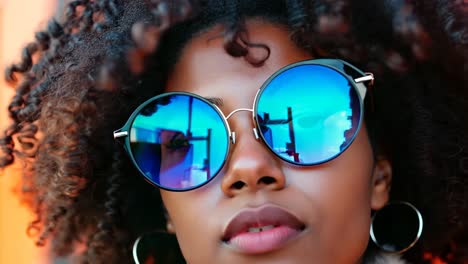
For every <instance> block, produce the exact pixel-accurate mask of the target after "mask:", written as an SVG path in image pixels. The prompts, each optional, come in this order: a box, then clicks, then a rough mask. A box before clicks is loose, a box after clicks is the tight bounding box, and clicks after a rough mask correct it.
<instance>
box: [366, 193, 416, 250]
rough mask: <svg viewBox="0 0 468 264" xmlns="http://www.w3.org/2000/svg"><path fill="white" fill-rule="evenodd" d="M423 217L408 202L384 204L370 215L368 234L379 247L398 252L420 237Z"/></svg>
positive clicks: (413, 243)
mask: <svg viewBox="0 0 468 264" xmlns="http://www.w3.org/2000/svg"><path fill="white" fill-rule="evenodd" d="M422 230H423V218H422V215H421V213H420V212H419V210H418V209H417V208H416V207H415V206H413V205H412V204H410V203H408V202H403V201H397V202H391V203H388V204H387V205H385V206H384V207H383V208H382V209H380V210H379V211H377V212H375V214H374V215H373V216H372V222H371V226H370V236H371V238H372V241H373V242H374V243H375V245H377V246H378V247H379V248H380V249H382V250H383V251H385V252H388V253H394V254H400V253H403V252H405V251H407V250H409V249H410V248H412V247H413V246H414V245H415V244H416V242H417V241H418V240H419V238H420V237H421V234H422Z"/></svg>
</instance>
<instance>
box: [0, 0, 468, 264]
mask: <svg viewBox="0 0 468 264" xmlns="http://www.w3.org/2000/svg"><path fill="white" fill-rule="evenodd" d="M253 17H259V18H262V19H265V20H267V21H270V22H272V23H277V24H281V25H284V26H285V27H287V28H288V29H289V31H290V36H291V39H292V40H293V41H294V42H295V43H296V44H297V45H298V46H299V47H301V48H303V49H304V50H306V51H308V52H309V53H310V54H312V55H313V56H314V57H333V58H341V59H344V60H347V61H350V62H352V63H353V64H355V65H356V66H358V67H360V68H362V69H366V70H368V71H371V72H373V73H374V75H375V76H376V83H375V87H376V88H375V89H374V90H373V102H372V103H373V108H374V111H373V113H372V116H370V117H367V118H368V119H369V122H371V123H372V126H371V129H372V132H373V133H372V134H373V135H375V138H376V142H378V144H376V145H375V146H374V147H375V148H377V149H379V151H382V152H383V153H385V154H386V155H387V156H388V157H389V158H390V159H391V162H392V167H393V172H394V173H393V174H394V179H393V182H392V190H391V199H393V200H404V201H409V202H411V203H412V204H414V205H415V206H416V207H418V208H419V209H420V211H421V212H422V214H423V215H424V219H425V227H424V233H423V237H422V239H421V241H420V242H418V243H417V244H416V246H415V247H414V248H413V249H411V250H410V251H408V252H407V253H405V258H407V259H408V260H410V261H412V262H414V263H424V262H425V260H424V259H425V257H424V256H425V253H431V254H432V255H435V256H439V257H440V258H441V259H443V260H445V261H447V262H449V263H466V262H467V261H468V227H467V225H466V223H468V85H467V84H468V77H467V76H468V48H467V46H468V7H467V4H466V1H457V0H425V1H415V0H414V1H410V0H396V1H394V0H393V1H391V0H384V1H358V0H354V1H353V0H348V1H347V0H308V1H306V0H274V1H271V0H256V1H250V0H229V1H226V0H199V1H195V0H131V1H130V0H75V1H72V2H71V3H70V4H69V5H68V6H67V8H66V12H65V14H64V19H63V21H60V22H59V21H56V20H54V19H52V20H51V21H50V23H49V24H48V26H47V28H46V29H45V30H43V31H40V32H37V33H36V35H35V41H33V42H31V43H30V44H28V45H27V46H26V47H25V48H24V49H23V52H22V56H21V60H20V62H19V63H17V64H14V65H12V66H10V67H8V68H7V69H6V73H5V75H6V79H7V81H9V82H10V83H11V84H12V85H13V86H14V87H15V89H16V94H15V95H14V97H13V98H12V99H11V102H10V105H9V107H8V111H9V114H10V118H11V120H12V124H11V126H10V127H9V128H7V129H6V131H5V134H4V136H3V137H2V138H1V141H0V148H1V150H2V151H3V154H2V155H1V156H0V167H6V166H8V165H10V164H12V163H13V162H14V160H15V158H19V159H21V160H23V161H24V164H25V167H24V173H23V178H22V191H23V199H25V200H26V201H27V202H28V203H29V205H30V206H31V208H32V210H33V211H34V212H35V213H36V215H37V218H36V220H35V221H33V222H32V223H31V225H30V227H29V228H28V230H29V231H31V233H32V231H36V233H37V234H38V237H37V243H38V244H39V245H42V244H44V243H45V242H46V241H48V240H50V242H52V249H53V252H54V253H55V254H56V255H59V256H67V255H71V254H77V253H76V252H74V251H75V248H76V245H77V244H78V243H85V244H86V250H85V251H84V252H80V253H78V255H79V258H78V261H79V262H81V263H129V262H130V250H131V244H132V242H133V241H134V240H135V238H136V237H138V236H139V235H141V234H142V233H144V232H148V231H150V230H154V229H158V228H163V227H164V224H165V219H164V210H163V209H162V202H161V199H160V197H159V191H158V190H157V189H155V188H154V187H152V186H151V185H149V184H147V183H146V182H145V181H144V180H143V179H142V178H143V177H140V176H139V175H138V173H137V171H136V170H135V169H134V168H133V167H132V166H131V164H130V162H129V160H128V159H127V158H126V157H125V154H124V152H123V150H122V148H121V146H120V145H118V143H116V142H115V141H114V139H113V137H112V132H113V131H114V130H115V129H116V128H118V127H120V126H121V125H122V124H123V123H124V122H125V120H124V119H125V118H126V117H128V116H129V114H130V113H131V111H132V110H133V109H134V108H135V107H136V106H138V105H139V104H140V103H142V102H143V101H144V100H145V99H148V98H149V97H151V96H154V95H157V94H159V93H161V92H162V91H163V88H164V83H165V81H166V76H167V75H168V73H169V72H170V71H171V69H172V67H173V66H174V64H175V63H176V61H177V59H178V57H179V55H180V52H181V50H182V49H183V47H184V45H185V44H186V43H187V41H189V40H190V39H191V38H192V37H193V36H196V35H197V34H199V33H200V32H202V31H203V30H206V29H208V28H209V27H210V26H212V25H215V24H219V23H221V24H223V25H224V28H225V30H224V47H225V50H226V52H227V53H229V54H230V55H232V56H235V57H243V58H245V59H246V60H248V61H249V62H250V63H251V64H252V65H254V66H256V65H261V64H262V62H263V61H262V59H261V58H260V59H259V58H252V57H251V55H250V54H249V49H250V47H252V46H260V47H263V48H265V49H266V50H268V47H266V46H264V45H262V44H261V43H260V44H256V43H248V41H246V40H244V39H243V37H242V36H243V34H242V33H243V32H244V30H245V28H244V27H245V25H244V23H245V20H246V19H247V18H253ZM18 79H19V80H20V81H18ZM366 103H368V102H366ZM148 201H151V203H150V204H148ZM155 204H156V206H155ZM157 206H161V210H147V208H148V207H151V208H154V207H157Z"/></svg>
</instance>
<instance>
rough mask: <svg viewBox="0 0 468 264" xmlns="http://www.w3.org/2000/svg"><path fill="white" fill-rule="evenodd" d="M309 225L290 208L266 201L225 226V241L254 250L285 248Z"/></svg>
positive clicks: (234, 218)
mask: <svg viewBox="0 0 468 264" xmlns="http://www.w3.org/2000/svg"><path fill="white" fill-rule="evenodd" d="M304 229H305V224H304V223H303V222H301V221H300V220H299V219H298V218H297V217H296V216H295V215H293V214H292V213H290V212H288V211H287V210H285V209H283V208H281V207H278V206H274V205H266V206H262V207H258V208H248V209H244V210H242V211H240V212H239V213H238V214H236V215H235V216H234V217H233V218H232V219H231V221H229V223H228V224H227V226H226V228H225V229H224V235H223V238H222V240H223V242H224V243H226V244H228V245H230V246H232V247H234V248H235V249H237V250H239V251H241V252H244V253H250V254H258V253H265V252H269V251H273V250H276V249H278V248H281V247H282V246H284V245H285V244H286V242H288V241H289V240H291V239H293V238H294V237H296V236H298V235H299V234H300V233H301V232H302V231H303V230H304Z"/></svg>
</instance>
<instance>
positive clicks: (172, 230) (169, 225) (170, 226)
mask: <svg viewBox="0 0 468 264" xmlns="http://www.w3.org/2000/svg"><path fill="white" fill-rule="evenodd" d="M164 211H165V212H164V218H166V231H167V232H168V233H170V234H175V227H174V223H173V222H172V218H171V217H170V216H169V214H168V213H167V211H166V210H165V209H164Z"/></svg>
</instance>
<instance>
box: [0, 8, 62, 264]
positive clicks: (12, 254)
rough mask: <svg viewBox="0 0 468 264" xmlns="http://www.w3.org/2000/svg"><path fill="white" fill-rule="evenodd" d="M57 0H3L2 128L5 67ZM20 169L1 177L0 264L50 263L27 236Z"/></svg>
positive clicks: (0, 123)
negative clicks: (19, 196) (18, 185)
mask: <svg viewBox="0 0 468 264" xmlns="http://www.w3.org/2000/svg"><path fill="white" fill-rule="evenodd" d="M54 2H55V1H54V0H0V68H1V69H2V71H0V72H1V73H2V75H1V78H0V79H1V80H0V129H1V135H3V129H4V128H5V127H6V126H7V125H8V124H9V120H8V115H7V113H6V109H7V105H8V101H9V99H10V98H11V96H12V95H13V89H11V88H9V87H7V85H6V84H5V82H4V78H3V69H4V68H5V66H6V65H8V64H10V63H12V62H17V61H18V58H19V56H20V52H21V48H22V47H23V46H24V45H25V44H26V43H28V42H29V41H31V40H33V36H34V32H35V31H37V30H39V29H42V28H44V27H45V25H46V24H47V20H48V17H49V16H50V15H51V14H53V13H54V6H55V4H54ZM18 179H19V175H18V172H17V170H16V171H15V169H12V168H9V169H7V170H5V171H4V172H3V173H1V174H0V263H2V264H10V263H14V264H30V263H34V264H38V263H48V262H49V261H47V254H46V249H45V248H40V249H39V248H37V247H36V246H35V244H34V240H32V239H30V238H28V237H27V235H26V227H27V225H28V223H29V221H30V220H31V219H32V217H33V215H32V214H31V213H30V212H29V211H28V210H27V208H26V207H25V206H24V205H21V204H20V202H19V200H18V199H17V197H16V196H15V195H14V194H13V192H12V189H13V186H14V185H15V183H16V182H17V181H18Z"/></svg>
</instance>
